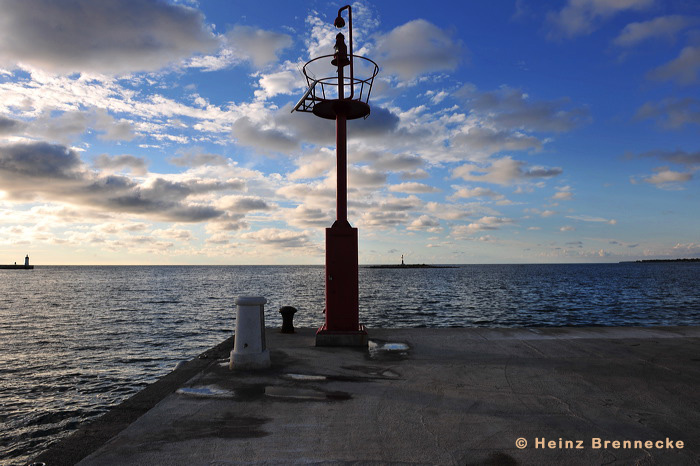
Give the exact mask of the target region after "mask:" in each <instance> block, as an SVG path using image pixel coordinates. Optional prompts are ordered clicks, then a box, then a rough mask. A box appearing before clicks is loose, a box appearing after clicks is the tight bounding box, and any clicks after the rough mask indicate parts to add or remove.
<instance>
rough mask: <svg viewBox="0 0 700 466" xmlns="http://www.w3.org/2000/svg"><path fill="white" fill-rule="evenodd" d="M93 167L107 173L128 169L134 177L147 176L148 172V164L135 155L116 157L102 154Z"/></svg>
mask: <svg viewBox="0 0 700 466" xmlns="http://www.w3.org/2000/svg"><path fill="white" fill-rule="evenodd" d="M93 165H94V166H95V167H96V168H99V169H101V170H103V171H104V170H106V171H112V172H117V171H119V170H122V169H128V170H130V171H131V173H133V174H134V175H145V174H146V173H147V172H148V163H147V162H146V160H145V159H144V158H142V157H136V156H133V155H128V154H124V155H115V156H110V155H107V154H100V155H99V156H98V157H97V158H96V159H95V161H94V162H93Z"/></svg>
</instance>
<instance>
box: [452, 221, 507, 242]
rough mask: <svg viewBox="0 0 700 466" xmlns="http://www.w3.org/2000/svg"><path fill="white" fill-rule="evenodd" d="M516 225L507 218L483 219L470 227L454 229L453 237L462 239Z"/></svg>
mask: <svg viewBox="0 0 700 466" xmlns="http://www.w3.org/2000/svg"><path fill="white" fill-rule="evenodd" d="M513 223H515V222H514V220H513V219H510V218H506V217H481V218H480V219H479V220H477V221H475V222H472V223H470V224H468V225H457V226H455V227H453V228H452V233H451V234H452V236H456V237H460V236H464V235H469V234H472V233H476V232H477V231H492V230H499V229H500V228H501V227H502V226H504V225H510V224H513Z"/></svg>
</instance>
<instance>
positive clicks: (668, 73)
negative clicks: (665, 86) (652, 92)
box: [647, 45, 700, 85]
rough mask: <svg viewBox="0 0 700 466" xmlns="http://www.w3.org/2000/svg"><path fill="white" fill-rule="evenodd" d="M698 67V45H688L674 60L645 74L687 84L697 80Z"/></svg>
mask: <svg viewBox="0 0 700 466" xmlns="http://www.w3.org/2000/svg"><path fill="white" fill-rule="evenodd" d="M699 69H700V45H695V46H693V45H689V46H687V47H685V48H683V50H681V53H680V55H678V57H677V58H675V59H674V60H671V61H670V62H668V63H666V64H665V65H662V66H660V67H658V68H655V69H653V70H651V71H650V72H649V73H648V74H647V76H648V77H649V78H650V79H653V80H656V81H676V82H677V83H679V84H683V85H689V84H693V83H695V82H697V80H698V70H699Z"/></svg>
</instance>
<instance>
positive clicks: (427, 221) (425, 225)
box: [406, 215, 441, 233]
mask: <svg viewBox="0 0 700 466" xmlns="http://www.w3.org/2000/svg"><path fill="white" fill-rule="evenodd" d="M406 229H407V230H411V231H429V232H431V233H436V232H438V231H440V230H441V228H440V222H439V221H438V220H436V219H434V218H432V217H430V216H429V215H421V216H420V217H418V218H417V219H415V220H414V221H412V222H411V223H410V224H409V225H408V226H407V227H406Z"/></svg>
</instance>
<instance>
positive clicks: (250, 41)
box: [226, 25, 292, 68]
mask: <svg viewBox="0 0 700 466" xmlns="http://www.w3.org/2000/svg"><path fill="white" fill-rule="evenodd" d="M226 40H227V41H228V44H229V46H230V47H232V48H233V49H234V50H235V53H236V55H237V56H239V57H241V58H243V59H246V60H250V61H251V62H252V63H253V66H255V67H256V68H262V67H264V66H265V65H267V64H269V63H271V62H274V61H276V60H277V57H278V54H279V52H280V51H281V50H284V49H285V48H287V47H289V46H291V45H292V38H291V37H290V36H289V35H287V34H281V33H278V32H273V31H266V30H263V29H256V28H253V27H250V26H242V25H236V26H234V27H233V29H231V31H229V32H227V33H226Z"/></svg>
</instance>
